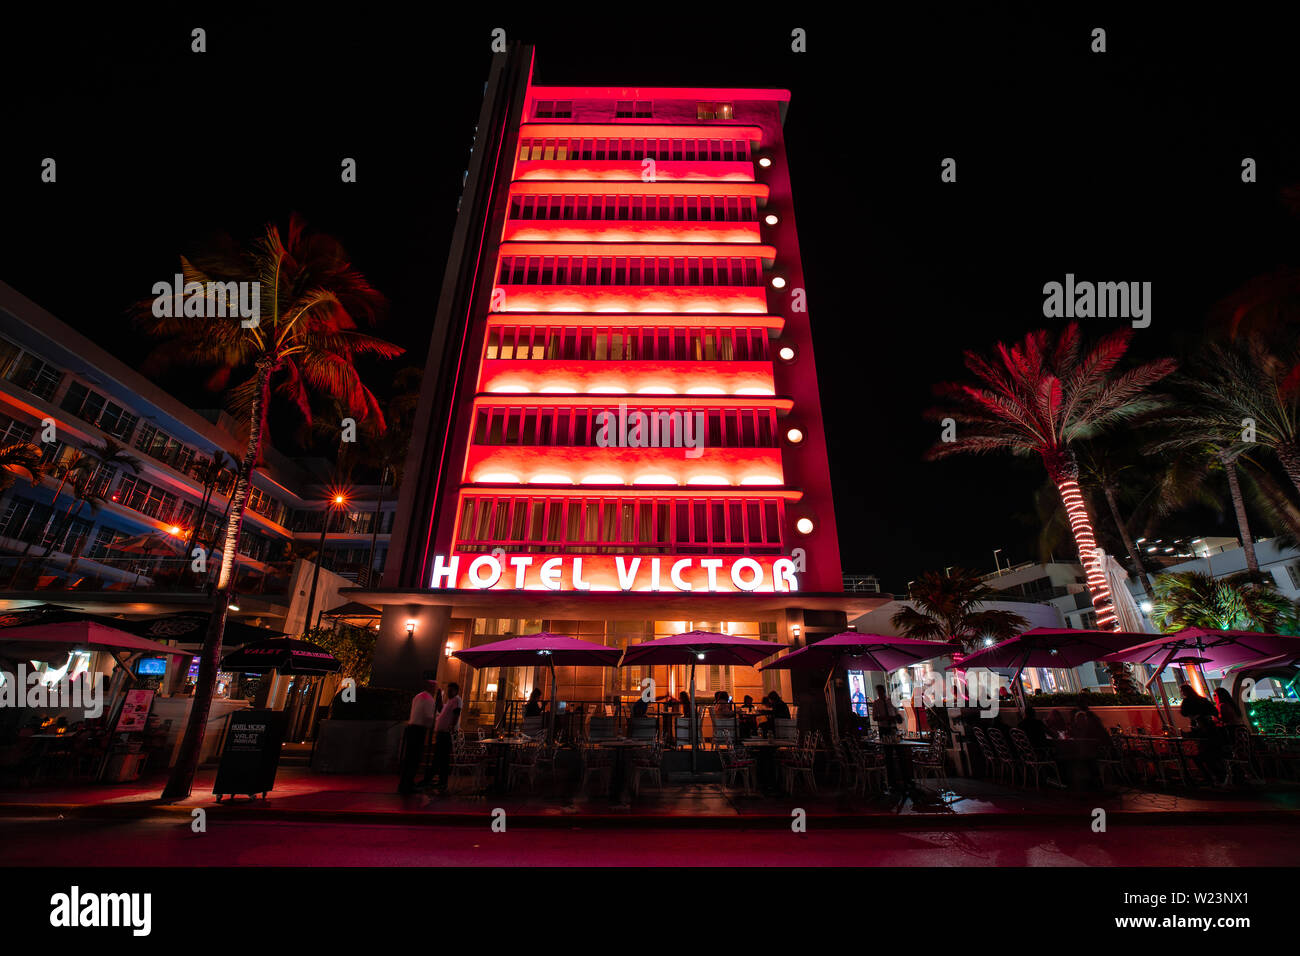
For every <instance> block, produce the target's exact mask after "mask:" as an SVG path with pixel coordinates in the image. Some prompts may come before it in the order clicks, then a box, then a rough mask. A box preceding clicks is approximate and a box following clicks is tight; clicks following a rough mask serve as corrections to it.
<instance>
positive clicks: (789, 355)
mask: <svg viewBox="0 0 1300 956" xmlns="http://www.w3.org/2000/svg"><path fill="white" fill-rule="evenodd" d="M776 354H777V355H779V356H780V357H781V361H782V362H792V361H794V349H792V348H790V346H788V345H783V346H781V348H780V350H779V351H778V352H777V353H776Z"/></svg>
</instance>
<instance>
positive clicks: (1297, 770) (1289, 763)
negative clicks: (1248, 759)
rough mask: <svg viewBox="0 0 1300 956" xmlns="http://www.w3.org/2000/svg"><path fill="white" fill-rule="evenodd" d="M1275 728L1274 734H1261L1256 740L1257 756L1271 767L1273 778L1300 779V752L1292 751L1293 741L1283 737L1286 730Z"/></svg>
mask: <svg viewBox="0 0 1300 956" xmlns="http://www.w3.org/2000/svg"><path fill="white" fill-rule="evenodd" d="M1274 726H1275V728H1276V729H1275V732H1274V733H1273V734H1259V735H1256V739H1255V741H1254V742H1255V744H1256V746H1255V748H1254V749H1255V754H1256V756H1257V757H1259V759H1260V762H1261V763H1263V762H1267V763H1268V764H1269V765H1270V768H1271V771H1272V776H1274V777H1277V778H1278V779H1279V780H1281V779H1298V778H1300V751H1296V750H1293V749H1291V747H1290V744H1291V741H1289V740H1286V739H1284V738H1283V737H1282V736H1281V735H1282V734H1283V733H1284V730H1283V729H1282V728H1281V727H1280V726H1278V725H1274Z"/></svg>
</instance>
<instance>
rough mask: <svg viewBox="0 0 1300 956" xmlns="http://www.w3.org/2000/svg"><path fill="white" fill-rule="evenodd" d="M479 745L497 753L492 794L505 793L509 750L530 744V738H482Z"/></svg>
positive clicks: (508, 772)
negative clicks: (490, 748)
mask: <svg viewBox="0 0 1300 956" xmlns="http://www.w3.org/2000/svg"><path fill="white" fill-rule="evenodd" d="M479 743H481V744H483V746H485V747H492V748H494V749H495V750H496V753H497V773H496V779H495V780H494V781H493V782H492V791H493V792H494V793H505V792H506V791H508V790H509V789H510V748H511V747H517V746H520V745H521V744H527V743H532V738H530V737H484V738H483V739H482V740H480V741H479Z"/></svg>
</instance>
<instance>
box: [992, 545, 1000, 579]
mask: <svg viewBox="0 0 1300 956" xmlns="http://www.w3.org/2000/svg"><path fill="white" fill-rule="evenodd" d="M1001 553H1002V549H1001V548H994V549H993V567H994V568H996V569H997V572H998V574H1001V573H1002V561H1001V560H1000V559H999V558H998V555H999V554H1001Z"/></svg>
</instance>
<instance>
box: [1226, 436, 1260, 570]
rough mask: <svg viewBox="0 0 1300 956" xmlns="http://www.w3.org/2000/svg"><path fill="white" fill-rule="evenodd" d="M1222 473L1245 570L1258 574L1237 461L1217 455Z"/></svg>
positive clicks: (1234, 458)
mask: <svg viewBox="0 0 1300 956" xmlns="http://www.w3.org/2000/svg"><path fill="white" fill-rule="evenodd" d="M1219 461H1220V462H1221V463H1222V465H1223V473H1224V474H1225V475H1227V476H1228V494H1229V495H1231V496H1232V510H1233V511H1234V512H1235V513H1236V515H1237V531H1238V532H1239V533H1240V534H1241V550H1242V551H1243V552H1244V553H1245V555H1246V568H1247V569H1248V570H1249V571H1250V572H1251V573H1252V574H1259V558H1257V557H1256V556H1255V539H1254V538H1252V537H1251V535H1250V519H1249V518H1248V517H1247V516H1246V502H1245V499H1243V498H1242V497H1241V480H1240V479H1239V478H1238V476H1237V459H1236V457H1235V456H1229V455H1227V454H1224V453H1223V452H1220V453H1219Z"/></svg>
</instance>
